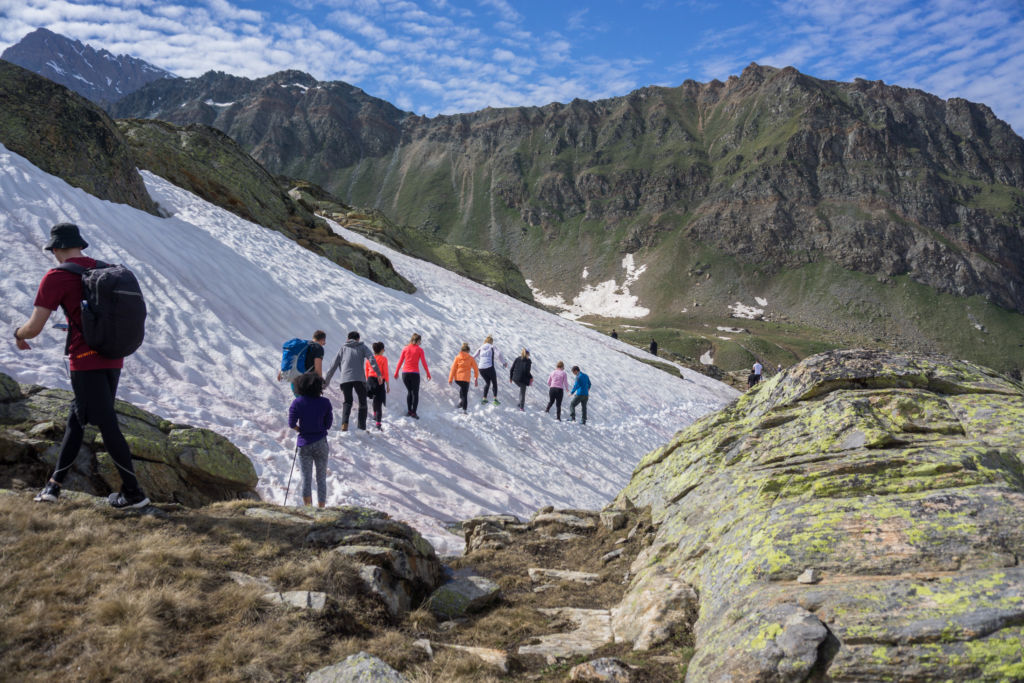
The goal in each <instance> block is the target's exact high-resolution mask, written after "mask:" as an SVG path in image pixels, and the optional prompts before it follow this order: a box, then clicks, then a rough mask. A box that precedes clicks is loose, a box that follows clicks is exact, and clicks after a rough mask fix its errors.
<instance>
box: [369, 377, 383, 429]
mask: <svg viewBox="0 0 1024 683" xmlns="http://www.w3.org/2000/svg"><path fill="white" fill-rule="evenodd" d="M366 382H367V384H369V385H370V391H369V395H370V396H372V397H373V421H374V422H376V423H377V424H380V421H381V419H382V418H383V417H384V411H383V410H382V406H383V405H384V404H385V403H386V402H387V387H386V386H385V385H384V384H383V383H382V382H381V381H380V380H378V379H377V378H376V377H370V378H369V379H367V380H366Z"/></svg>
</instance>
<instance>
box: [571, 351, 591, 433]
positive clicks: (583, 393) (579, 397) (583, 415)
mask: <svg viewBox="0 0 1024 683" xmlns="http://www.w3.org/2000/svg"><path fill="white" fill-rule="evenodd" d="M572 374H573V376H574V377H575V378H576V381H575V382H574V383H573V385H572V391H570V392H569V393H571V394H573V398H572V401H570V403H569V419H570V420H572V421H573V422H575V421H576V406H577V405H578V406H580V424H587V400H588V399H589V398H590V378H589V377H587V375H586V373H583V372H580V366H578V365H574V366H572Z"/></svg>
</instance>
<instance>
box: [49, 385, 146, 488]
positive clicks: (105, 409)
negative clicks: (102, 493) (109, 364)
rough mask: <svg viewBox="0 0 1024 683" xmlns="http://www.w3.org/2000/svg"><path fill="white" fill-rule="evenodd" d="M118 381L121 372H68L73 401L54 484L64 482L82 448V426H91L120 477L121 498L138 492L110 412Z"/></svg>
mask: <svg viewBox="0 0 1024 683" xmlns="http://www.w3.org/2000/svg"><path fill="white" fill-rule="evenodd" d="M120 379H121V371H120V370H118V369H108V370H74V371H72V373H71V389H72V390H73V391H74V392H75V398H74V401H72V403H71V410H70V411H69V412H68V424H67V428H66V429H65V430H64V439H63V440H62V441H61V444H60V454H59V455H58V456H57V467H56V469H55V470H54V471H53V477H52V479H53V480H54V481H55V482H57V483H58V484H63V483H64V479H65V477H67V475H68V470H70V469H71V465H72V464H73V463H74V462H75V457H76V456H77V455H78V450H79V449H80V448H81V447H82V438H83V436H84V434H85V425H87V424H94V425H96V426H97V427H99V429H100V434H101V435H102V436H103V445H104V446H105V447H106V449H107V452H108V453H110V458H111V459H112V460H113V461H114V464H115V465H116V466H117V473H118V475H120V477H121V492H122V493H124V494H125V495H129V494H132V495H134V494H138V493H141V492H142V489H140V488H139V481H138V479H136V478H135V467H134V466H133V465H132V453H131V451H130V450H129V448H128V442H127V441H125V439H124V434H122V433H121V427H120V425H118V424H117V413H116V412H114V396H115V395H116V394H117V383H118V381H119V380H120Z"/></svg>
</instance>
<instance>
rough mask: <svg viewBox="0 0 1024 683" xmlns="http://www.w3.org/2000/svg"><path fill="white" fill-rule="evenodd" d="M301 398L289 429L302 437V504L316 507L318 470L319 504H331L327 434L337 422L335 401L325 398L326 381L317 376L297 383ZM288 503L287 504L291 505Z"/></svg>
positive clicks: (294, 406) (309, 375)
mask: <svg viewBox="0 0 1024 683" xmlns="http://www.w3.org/2000/svg"><path fill="white" fill-rule="evenodd" d="M295 391H296V393H298V397H297V398H296V399H295V400H294V401H292V405H291V406H290V407H289V408H288V426H289V427H291V428H292V429H294V430H295V431H297V432H298V433H299V436H298V439H297V446H298V449H299V466H300V468H301V470H302V504H303V505H312V504H313V490H312V489H313V486H312V475H313V467H314V466H316V501H317V505H318V506H320V507H323V506H324V505H326V504H327V456H328V455H330V447H329V446H328V445H327V430H328V429H330V428H331V424H332V423H333V422H334V407H333V406H332V405H331V400H330V399H329V398H326V397H325V396H322V394H323V392H324V381H323V380H322V379H320V376H319V375H317V374H316V373H315V372H307V373H306V374H304V375H301V376H299V378H298V379H297V380H295ZM287 502H288V501H285V503H286V504H287Z"/></svg>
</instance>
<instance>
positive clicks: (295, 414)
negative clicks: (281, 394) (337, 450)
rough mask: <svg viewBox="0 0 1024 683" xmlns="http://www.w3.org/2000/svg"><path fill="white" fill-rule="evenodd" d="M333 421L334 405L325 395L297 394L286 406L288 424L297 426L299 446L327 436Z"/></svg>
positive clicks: (292, 426)
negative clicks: (289, 404) (287, 406)
mask: <svg viewBox="0 0 1024 683" xmlns="http://www.w3.org/2000/svg"><path fill="white" fill-rule="evenodd" d="M333 422H334V407H333V406H332V405H331V399H329V398H327V397H325V396H317V397H311V396H299V397H298V398H296V399H295V400H294V401H292V404H291V406H290V407H289V408H288V426H289V427H291V428H292V429H294V428H295V427H298V428H299V439H298V445H299V447H300V448H301V447H302V446H308V445H309V444H311V443H316V442H317V441H319V440H320V439H325V438H327V430H328V429H330V428H331V424H332V423H333Z"/></svg>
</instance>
